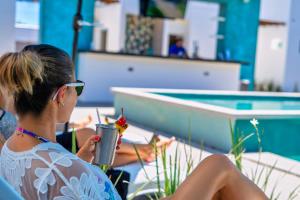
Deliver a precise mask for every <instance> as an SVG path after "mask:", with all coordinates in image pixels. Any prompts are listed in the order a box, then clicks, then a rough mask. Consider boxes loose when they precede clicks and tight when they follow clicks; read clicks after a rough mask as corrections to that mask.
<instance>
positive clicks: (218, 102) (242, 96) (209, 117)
mask: <svg viewBox="0 0 300 200" xmlns="http://www.w3.org/2000/svg"><path fill="white" fill-rule="evenodd" d="M112 91H113V93H114V96H115V100H114V106H115V109H116V111H119V110H120V108H121V107H124V108H125V110H126V111H127V113H126V115H127V117H128V119H129V120H131V121H133V122H137V123H139V124H142V125H145V126H147V127H150V128H152V129H153V130H160V131H164V132H166V133H168V134H171V135H174V136H177V137H180V138H183V139H188V138H189V137H191V139H192V141H194V142H197V143H199V144H200V143H202V142H204V143H205V144H206V145H208V146H211V147H213V148H216V149H219V150H221V151H224V152H228V151H229V150H230V149H231V147H232V142H231V134H230V128H229V122H231V123H232V124H233V127H234V130H236V131H238V130H239V131H240V132H241V131H242V132H243V134H244V135H248V134H251V133H253V132H254V128H253V126H252V125H251V124H250V120H251V119H252V118H256V119H257V120H258V121H259V129H260V133H261V136H260V137H261V139H262V147H263V151H269V152H273V153H276V154H279V155H282V156H285V157H289V158H292V159H296V160H299V161H300V147H299V143H300V95H299V94H294V93H261V92H232V91H201V90H169V89H140V88H113V89H112ZM116 114H119V113H116ZM257 141H258V140H257V137H256V136H252V137H251V138H250V139H248V140H247V141H246V142H245V147H246V150H247V151H248V152H255V151H257V150H258V142H257Z"/></svg>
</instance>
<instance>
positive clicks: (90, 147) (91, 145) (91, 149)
mask: <svg viewBox="0 0 300 200" xmlns="http://www.w3.org/2000/svg"><path fill="white" fill-rule="evenodd" d="M100 140H101V137H100V136H99V135H92V136H90V137H89V138H88V139H87V141H86V142H85V143H84V145H83V146H82V147H81V148H80V149H79V151H78V153H77V156H78V157H80V158H81V159H83V160H85V161H88V162H90V161H91V160H92V159H93V157H94V154H95V146H96V143H97V142H99V141H100Z"/></svg>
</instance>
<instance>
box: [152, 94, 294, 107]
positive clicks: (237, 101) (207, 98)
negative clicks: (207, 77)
mask: <svg viewBox="0 0 300 200" xmlns="http://www.w3.org/2000/svg"><path fill="white" fill-rule="evenodd" d="M155 94H159V95H163V96H168V97H175V98H179V99H183V100H188V101H194V102H200V103H206V104H210V105H215V106H221V107H225V108H231V109H236V110H300V98H292V97H257V96H255V97H254V96H246V97H244V96H230V95H226V96H224V95H223V96H222V95H196V94H170V93H155Z"/></svg>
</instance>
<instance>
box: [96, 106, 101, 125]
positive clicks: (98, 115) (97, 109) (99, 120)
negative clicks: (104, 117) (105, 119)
mask: <svg viewBox="0 0 300 200" xmlns="http://www.w3.org/2000/svg"><path fill="white" fill-rule="evenodd" d="M96 112H97V117H98V122H99V124H101V119H100V114H99V108H96Z"/></svg>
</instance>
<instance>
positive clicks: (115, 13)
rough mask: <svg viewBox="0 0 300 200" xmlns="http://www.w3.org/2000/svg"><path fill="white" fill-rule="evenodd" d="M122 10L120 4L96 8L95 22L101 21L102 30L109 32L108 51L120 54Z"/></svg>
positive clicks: (103, 5)
mask: <svg viewBox="0 0 300 200" xmlns="http://www.w3.org/2000/svg"><path fill="white" fill-rule="evenodd" d="M121 9H122V6H121V4H119V3H114V4H109V5H106V4H101V6H96V7H95V21H99V22H100V23H101V25H103V27H102V28H104V29H106V30H107V40H106V50H107V51H112V52H118V51H120V49H121V25H120V24H121V15H122V10H121Z"/></svg>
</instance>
